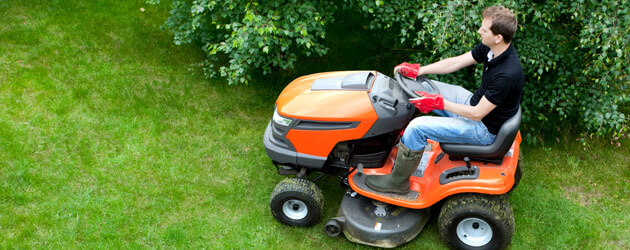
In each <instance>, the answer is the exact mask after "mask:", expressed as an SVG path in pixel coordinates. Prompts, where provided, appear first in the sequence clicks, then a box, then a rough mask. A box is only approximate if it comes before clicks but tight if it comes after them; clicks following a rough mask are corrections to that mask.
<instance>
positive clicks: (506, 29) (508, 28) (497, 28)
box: [483, 6, 518, 43]
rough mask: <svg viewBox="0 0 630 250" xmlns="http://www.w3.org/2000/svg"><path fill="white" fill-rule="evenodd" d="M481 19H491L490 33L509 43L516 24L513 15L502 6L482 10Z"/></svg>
mask: <svg viewBox="0 0 630 250" xmlns="http://www.w3.org/2000/svg"><path fill="white" fill-rule="evenodd" d="M483 17H484V18H490V19H492V25H491V26H490V31H492V33H493V34H495V35H501V36H503V41H505V43H509V42H510V41H512V38H513V37H514V33H516V28H517V26H518V22H517V21H516V17H515V16H514V13H512V11H511V10H510V9H508V8H505V7H503V6H491V7H488V8H486V9H484V10H483Z"/></svg>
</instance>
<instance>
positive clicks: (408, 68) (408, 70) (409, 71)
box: [394, 62, 420, 80]
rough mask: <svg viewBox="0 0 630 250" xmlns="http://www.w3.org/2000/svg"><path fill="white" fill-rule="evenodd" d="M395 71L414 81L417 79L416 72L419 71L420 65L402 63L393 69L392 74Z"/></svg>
mask: <svg viewBox="0 0 630 250" xmlns="http://www.w3.org/2000/svg"><path fill="white" fill-rule="evenodd" d="M396 71H398V72H399V73H400V74H401V75H403V76H405V77H408V78H411V79H414V80H415V79H416V77H418V71H420V64H419V63H413V64H412V63H407V62H404V63H401V64H399V65H398V66H396V67H395V68H394V72H396Z"/></svg>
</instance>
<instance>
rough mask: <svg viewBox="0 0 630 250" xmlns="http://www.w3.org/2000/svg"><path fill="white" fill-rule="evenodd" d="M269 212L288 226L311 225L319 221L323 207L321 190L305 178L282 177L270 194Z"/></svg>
mask: <svg viewBox="0 0 630 250" xmlns="http://www.w3.org/2000/svg"><path fill="white" fill-rule="evenodd" d="M269 205H270V207H271V213H272V214H273V217H275V218H276V220H278V221H280V222H282V223H284V224H287V225H290V226H312V225H314V224H315V223H317V222H318V221H319V218H320V216H321V214H322V209H323V207H324V196H323V195H322V191H321V190H320V189H319V188H318V187H317V185H315V183H312V182H310V181H308V180H305V179H298V178H290V179H284V180H282V181H281V182H279V183H278V185H276V187H275V188H274V189H273V193H272V194H271V202H270V204H269Z"/></svg>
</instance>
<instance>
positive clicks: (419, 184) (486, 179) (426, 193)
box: [348, 131, 521, 209]
mask: <svg viewBox="0 0 630 250" xmlns="http://www.w3.org/2000/svg"><path fill="white" fill-rule="evenodd" d="M429 143H430V144H431V146H432V150H431V151H426V152H431V153H430V154H431V156H430V158H429V159H428V162H427V167H426V169H425V171H424V175H423V176H422V177H415V176H412V177H411V189H412V190H414V191H416V192H418V193H419V195H418V199H417V200H415V201H405V200H398V199H394V198H391V197H387V196H383V195H379V194H375V193H371V192H368V191H365V190H362V189H360V188H358V187H357V185H356V184H355V183H354V181H353V178H352V177H353V176H354V175H355V174H356V172H354V173H352V174H351V175H350V176H349V177H348V182H349V184H350V187H351V188H352V190H354V191H356V192H357V193H359V194H360V195H363V196H366V197H369V198H372V199H375V200H379V201H383V202H386V203H390V204H393V205H397V206H401V207H407V208H414V209H422V208H427V207H430V206H432V205H433V204H435V203H437V202H439V201H441V200H442V199H444V198H446V197H448V196H451V195H454V194H458V193H484V194H504V193H506V192H508V191H509V190H510V188H511V187H512V185H513V184H514V174H515V171H516V165H517V164H518V155H519V149H520V143H521V133H520V131H519V132H518V134H517V135H516V138H515V139H514V143H513V144H512V146H511V148H510V151H512V154H511V156H505V157H504V158H503V162H502V164H501V165H497V164H494V163H483V162H476V161H471V165H473V166H477V167H478V168H479V178H477V179H475V180H459V181H454V182H450V183H447V184H444V185H442V184H440V182H439V179H440V174H441V173H442V172H444V171H445V170H448V169H450V168H454V167H462V166H466V164H465V163H464V161H451V160H449V159H448V155H445V156H444V158H442V159H441V160H440V161H439V162H438V163H437V164H435V163H434V161H435V158H436V157H437V156H438V155H439V154H440V153H441V152H442V149H441V148H440V144H439V143H438V142H435V141H431V140H429ZM396 151H397V149H396V148H394V150H392V152H391V153H390V156H389V157H388V159H387V161H386V162H385V164H384V165H383V167H381V168H372V169H364V170H363V172H364V174H367V175H378V174H389V173H390V172H391V169H392V165H393V163H394V160H395V159H396ZM426 152H425V156H426Z"/></svg>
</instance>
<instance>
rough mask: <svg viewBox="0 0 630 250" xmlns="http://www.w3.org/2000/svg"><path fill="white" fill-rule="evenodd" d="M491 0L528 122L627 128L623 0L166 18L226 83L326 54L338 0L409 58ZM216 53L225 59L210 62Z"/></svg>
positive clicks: (260, 10)
mask: <svg viewBox="0 0 630 250" xmlns="http://www.w3.org/2000/svg"><path fill="white" fill-rule="evenodd" d="M493 4H501V5H504V6H506V7H508V8H510V9H512V10H513V11H514V12H515V14H516V15H517V19H518V21H519V29H518V31H517V33H516V35H515V38H514V43H515V46H516V47H517V50H518V53H519V56H520V59H521V62H522V64H523V67H524V70H525V73H526V86H525V90H524V94H523V97H524V100H523V109H524V111H525V112H524V113H525V115H524V117H523V120H524V124H525V127H526V129H527V130H541V131H546V132H551V131H554V130H556V128H555V126H556V125H558V124H561V123H563V124H567V123H569V122H571V123H574V122H577V123H576V124H577V127H578V128H581V129H582V130H583V131H585V132H588V133H589V134H590V135H597V136H607V135H613V136H618V135H620V134H623V133H625V132H626V131H627V127H626V126H627V121H628V117H627V116H626V114H624V112H627V105H628V103H629V102H630V97H629V93H630V83H629V82H630V77H629V76H628V69H629V68H630V58H628V55H629V54H630V53H629V52H630V51H629V50H630V49H629V48H628V41H630V15H629V13H628V12H629V10H630V8H629V7H630V6H629V3H628V0H621V1H619V0H610V1H608V0H603V1H588V0H575V1H550V0H548V1H524V0H507V1H499V2H498V3H497V2H494V1H493V2H490V1H467V0H448V1H442V0H427V1H415V0H398V1H396V2H395V3H390V2H389V1H387V3H386V2H385V1H382V0H376V1H375V0H344V1H332V0H321V1H297V0H266V1H245V0H225V1H210V0H197V1H193V2H186V1H179V0H176V1H175V2H174V3H173V5H172V10H171V16H170V17H169V19H168V20H167V21H166V24H165V26H166V27H167V28H168V29H169V30H171V31H172V32H173V33H174V37H175V38H174V40H175V43H176V44H183V43H191V42H198V43H199V44H201V46H202V48H203V50H204V51H205V52H206V54H207V55H208V60H206V62H204V63H203V65H204V68H205V69H206V72H207V73H208V74H209V75H210V76H214V75H216V74H217V73H218V74H220V75H221V76H223V77H226V79H227V81H228V83H229V84H234V83H247V82H248V80H249V79H250V78H249V74H250V73H251V72H252V71H254V70H262V71H263V72H264V73H270V72H272V70H273V69H277V68H281V69H286V68H292V67H293V66H294V64H295V63H296V59H297V55H298V54H305V55H310V54H316V55H324V54H326V51H327V48H326V47H325V46H324V45H323V43H322V41H323V39H324V38H325V34H326V26H327V25H329V24H331V23H333V22H334V19H333V16H334V13H335V11H337V10H339V9H351V10H356V11H357V14H363V15H366V16H368V17H370V18H369V19H368V20H371V21H370V23H366V24H365V25H367V26H369V27H370V28H371V29H374V30H379V32H393V33H395V34H396V35H397V36H398V38H399V40H400V44H398V45H397V46H399V47H398V48H397V49H400V48H406V49H411V50H410V51H411V52H412V53H411V54H410V55H409V57H410V58H409V59H410V60H411V61H416V62H420V63H431V62H434V61H436V60H439V59H441V58H446V57H449V56H454V55H458V54H461V53H464V52H466V51H469V50H470V49H471V48H472V47H473V46H475V45H476V44H478V43H479V36H478V34H477V29H478V27H479V25H480V23H481V18H482V17H481V12H482V10H483V9H484V8H485V7H487V6H489V5H493ZM392 49H395V48H392ZM222 57H227V62H228V63H227V64H226V65H218V63H217V62H219V61H218V58H222ZM221 61H225V60H221ZM480 74H481V71H480V67H471V68H469V69H466V70H462V71H461V72H458V73H456V74H451V75H445V76H440V77H441V79H442V80H445V81H449V82H454V83H459V84H462V85H464V86H465V87H467V88H469V89H472V88H474V87H475V86H478V84H479V83H478V80H475V81H464V80H462V79H480V78H479V75H480ZM624 107H625V110H626V111H624ZM551 127H553V128H551ZM571 127H575V126H571Z"/></svg>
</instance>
